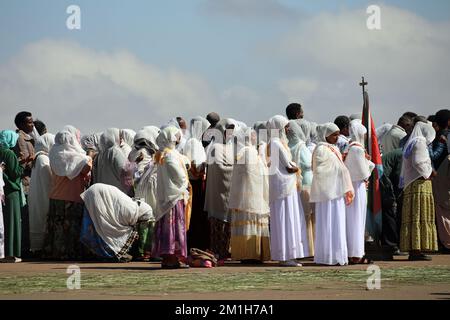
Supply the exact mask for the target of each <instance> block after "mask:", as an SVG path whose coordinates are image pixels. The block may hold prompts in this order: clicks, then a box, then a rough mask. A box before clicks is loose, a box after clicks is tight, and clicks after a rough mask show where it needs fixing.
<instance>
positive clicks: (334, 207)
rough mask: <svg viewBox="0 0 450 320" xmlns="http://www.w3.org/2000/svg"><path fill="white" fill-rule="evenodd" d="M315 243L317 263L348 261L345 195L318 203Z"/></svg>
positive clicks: (332, 263) (342, 263)
mask: <svg viewBox="0 0 450 320" xmlns="http://www.w3.org/2000/svg"><path fill="white" fill-rule="evenodd" d="M314 245H315V248H314V262H315V263H317V264H326V265H336V264H340V265H345V264H347V263H348V253H347V239H346V228H345V201H344V197H340V198H337V199H334V200H328V201H322V202H318V203H316V234H315V239H314Z"/></svg>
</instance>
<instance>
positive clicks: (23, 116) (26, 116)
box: [14, 111, 34, 133]
mask: <svg viewBox="0 0 450 320" xmlns="http://www.w3.org/2000/svg"><path fill="white" fill-rule="evenodd" d="M14 123H15V124H16V127H17V129H19V130H22V131H23V132H25V133H31V132H33V128H34V123H33V116H32V114H31V113H30V112H28V111H22V112H19V113H18V114H17V115H16V117H15V118H14Z"/></svg>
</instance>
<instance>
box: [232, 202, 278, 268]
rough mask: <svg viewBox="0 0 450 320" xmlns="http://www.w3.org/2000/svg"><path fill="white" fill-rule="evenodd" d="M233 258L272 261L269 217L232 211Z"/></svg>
mask: <svg viewBox="0 0 450 320" xmlns="http://www.w3.org/2000/svg"><path fill="white" fill-rule="evenodd" d="M231 258H232V259H233V260H260V261H268V260H270V240H269V215H259V214H252V213H248V212H242V211H236V210H233V211H232V213H231Z"/></svg>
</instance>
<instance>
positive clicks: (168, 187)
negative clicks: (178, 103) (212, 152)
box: [155, 126, 189, 221]
mask: <svg viewBox="0 0 450 320" xmlns="http://www.w3.org/2000/svg"><path fill="white" fill-rule="evenodd" d="M180 134H181V133H180V129H178V128H176V127H172V126H169V127H166V128H164V129H162V130H161V132H160V133H159V135H158V138H156V142H157V143H158V146H159V150H160V151H159V153H158V155H157V158H158V157H161V158H159V159H157V161H158V168H157V180H158V184H157V187H156V194H157V201H158V203H157V209H156V212H155V218H156V221H158V220H159V219H161V218H162V217H163V216H164V215H165V214H167V213H168V212H169V211H170V209H172V208H173V207H174V206H175V205H176V203H177V202H178V201H179V200H181V199H184V200H185V201H187V200H188V198H189V192H188V189H187V188H188V185H189V177H188V173H187V170H186V167H185V165H186V157H185V156H183V155H182V154H180V153H179V152H178V151H177V150H176V149H175V143H176V141H177V140H178V139H179V135H180ZM167 149H168V150H167Z"/></svg>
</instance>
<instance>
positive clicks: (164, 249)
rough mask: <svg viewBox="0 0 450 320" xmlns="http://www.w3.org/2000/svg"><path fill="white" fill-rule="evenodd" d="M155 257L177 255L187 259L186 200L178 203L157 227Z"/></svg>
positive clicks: (154, 247)
mask: <svg viewBox="0 0 450 320" xmlns="http://www.w3.org/2000/svg"><path fill="white" fill-rule="evenodd" d="M153 241H154V242H153V243H154V244H153V252H152V256H153V257H161V255H166V254H167V255H176V256H177V257H178V258H180V257H183V258H186V257H187V242H186V218H185V205H184V200H180V201H178V202H177V204H176V205H175V207H173V208H172V209H171V210H170V212H169V213H167V214H166V215H164V216H163V217H162V218H161V219H160V220H158V222H156V225H155V232H154V240H153Z"/></svg>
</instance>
